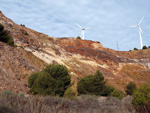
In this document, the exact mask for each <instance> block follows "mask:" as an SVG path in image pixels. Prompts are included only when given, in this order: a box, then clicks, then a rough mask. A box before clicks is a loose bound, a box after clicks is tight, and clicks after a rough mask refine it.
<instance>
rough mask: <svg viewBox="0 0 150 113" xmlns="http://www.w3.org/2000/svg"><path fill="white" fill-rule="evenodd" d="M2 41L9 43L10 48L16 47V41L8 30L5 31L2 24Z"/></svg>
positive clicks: (0, 38)
mask: <svg viewBox="0 0 150 113" xmlns="http://www.w3.org/2000/svg"><path fill="white" fill-rule="evenodd" d="M0 41H2V42H5V43H7V44H8V45H10V46H14V40H13V38H11V37H10V36H9V34H8V32H7V31H6V30H4V26H3V25H2V24H0Z"/></svg>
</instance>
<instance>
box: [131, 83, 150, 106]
mask: <svg viewBox="0 0 150 113" xmlns="http://www.w3.org/2000/svg"><path fill="white" fill-rule="evenodd" d="M146 103H150V87H149V86H148V85H147V84H144V85H142V86H141V87H140V89H136V90H135V91H134V92H133V100H132V104H133V105H134V106H144V105H145V104H146Z"/></svg>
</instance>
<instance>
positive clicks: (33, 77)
mask: <svg viewBox="0 0 150 113" xmlns="http://www.w3.org/2000/svg"><path fill="white" fill-rule="evenodd" d="M39 74H40V73H32V74H31V76H30V77H29V78H28V86H29V87H30V88H31V87H32V86H33V85H34V82H35V80H36V79H37V78H38V76H39Z"/></svg>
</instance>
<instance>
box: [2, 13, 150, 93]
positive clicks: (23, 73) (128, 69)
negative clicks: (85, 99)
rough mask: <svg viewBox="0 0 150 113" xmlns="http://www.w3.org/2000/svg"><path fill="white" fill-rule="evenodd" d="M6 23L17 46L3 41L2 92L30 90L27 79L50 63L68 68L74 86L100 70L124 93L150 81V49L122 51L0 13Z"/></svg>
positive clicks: (109, 81)
mask: <svg viewBox="0 0 150 113" xmlns="http://www.w3.org/2000/svg"><path fill="white" fill-rule="evenodd" d="M0 23H1V24H3V25H4V27H5V29H6V30H7V31H8V33H9V34H10V36H11V37H12V38H13V39H14V41H15V45H16V46H17V47H10V46H8V45H6V44H4V43H3V42H0V78H1V79H0V91H3V90H12V91H15V92H24V93H26V92H27V91H28V88H27V78H28V77H29V76H30V74H31V73H33V72H37V71H40V70H41V69H42V68H43V67H44V66H46V65H47V64H49V63H53V62H56V63H59V64H63V65H65V66H67V67H68V69H69V72H70V75H71V79H72V81H75V84H74V86H73V88H74V89H76V83H77V81H78V80H80V79H81V78H82V77H84V76H86V75H87V74H93V73H95V71H96V70H97V69H99V70H100V71H101V72H102V73H103V75H104V76H105V79H107V80H108V82H107V83H108V84H109V85H112V86H114V87H116V88H118V89H119V90H121V91H123V92H124V87H125V85H126V84H127V83H128V82H130V81H134V82H136V83H137V84H138V85H140V84H141V83H145V82H147V83H149V82H150V70H149V67H150V54H149V53H150V49H147V50H138V51H130V52H119V51H114V50H112V49H108V48H105V47H103V46H102V44H101V43H100V42H97V41H90V40H81V39H75V38H54V37H50V36H48V35H45V34H42V33H39V32H36V31H34V30H31V29H29V28H27V27H24V26H21V25H17V24H15V23H14V22H13V21H12V20H10V19H8V18H7V17H5V16H4V15H3V14H2V12H0Z"/></svg>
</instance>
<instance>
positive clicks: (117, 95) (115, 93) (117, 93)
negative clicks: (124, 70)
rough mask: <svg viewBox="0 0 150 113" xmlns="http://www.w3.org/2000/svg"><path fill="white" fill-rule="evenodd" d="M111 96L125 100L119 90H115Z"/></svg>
mask: <svg viewBox="0 0 150 113" xmlns="http://www.w3.org/2000/svg"><path fill="white" fill-rule="evenodd" d="M110 95H111V96H113V97H116V98H118V99H120V100H121V99H122V98H123V94H122V93H121V92H120V91H119V90H117V89H114V91H113V92H112V93H111V94H110Z"/></svg>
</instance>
